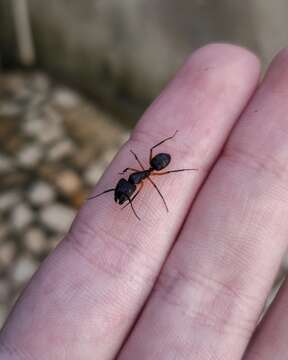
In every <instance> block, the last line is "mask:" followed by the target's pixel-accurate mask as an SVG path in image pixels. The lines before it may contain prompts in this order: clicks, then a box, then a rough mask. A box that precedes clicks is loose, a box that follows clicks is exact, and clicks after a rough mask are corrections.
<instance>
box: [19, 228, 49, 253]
mask: <svg viewBox="0 0 288 360" xmlns="http://www.w3.org/2000/svg"><path fill="white" fill-rule="evenodd" d="M24 245H25V247H26V248H27V250H28V251H31V252H32V253H34V254H41V253H43V252H44V251H45V250H46V248H47V240H46V237H45V235H44V232H43V231H42V230H41V229H40V228H37V227H33V228H31V229H29V230H28V231H27V232H26V233H25V235H24Z"/></svg>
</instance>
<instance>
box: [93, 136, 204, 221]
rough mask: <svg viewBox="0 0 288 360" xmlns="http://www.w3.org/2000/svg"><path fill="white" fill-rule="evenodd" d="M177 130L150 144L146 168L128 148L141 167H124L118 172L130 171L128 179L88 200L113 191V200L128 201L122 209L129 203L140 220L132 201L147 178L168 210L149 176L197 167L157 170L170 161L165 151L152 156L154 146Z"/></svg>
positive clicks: (163, 167)
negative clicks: (147, 166)
mask: <svg viewBox="0 0 288 360" xmlns="http://www.w3.org/2000/svg"><path fill="white" fill-rule="evenodd" d="M177 132H178V130H176V131H175V133H174V134H173V135H172V136H169V137H167V138H165V139H163V140H161V141H160V142H159V143H157V144H156V145H154V146H152V148H151V149H150V156H149V163H150V167H149V168H148V169H145V168H144V166H143V165H142V163H141V161H140V160H139V158H138V156H137V155H136V154H135V153H134V152H133V151H132V150H130V152H131V154H132V155H133V156H134V157H135V159H136V161H137V162H138V164H139V166H140V167H141V170H138V169H133V168H129V167H128V168H126V169H124V170H123V171H122V172H121V173H120V174H122V175H123V174H125V173H126V172H127V171H132V174H130V176H129V178H128V180H126V179H124V178H122V179H120V180H119V181H118V183H117V185H116V187H115V188H112V189H108V190H105V191H103V192H102V193H100V194H97V195H94V196H91V197H90V198H88V200H91V199H95V198H96V197H98V196H100V195H103V194H106V193H108V192H112V191H114V200H115V202H116V203H118V204H119V205H123V204H124V203H125V202H126V201H128V203H127V204H126V205H125V206H124V207H123V208H122V209H124V208H125V207H126V206H127V205H129V204H130V206H131V208H132V210H133V212H134V214H135V216H136V218H137V219H138V220H140V217H139V216H138V215H137V213H136V211H135V209H134V206H133V204H132V202H133V201H134V200H135V198H136V196H137V195H138V194H139V192H140V191H141V190H142V188H143V184H144V180H145V179H148V181H150V183H151V184H152V185H153V186H154V188H155V189H156V191H157V192H158V194H159V195H160V197H161V199H162V201H163V203H164V206H165V208H166V210H167V212H168V211H169V210H168V206H167V204H166V201H165V199H164V197H163V195H162V194H161V192H160V190H159V188H158V186H157V185H156V184H155V183H154V181H153V180H152V179H151V176H162V175H167V174H171V173H176V172H181V171H195V170H198V169H177V170H169V171H164V172H158V171H161V170H163V169H165V168H166V167H167V166H168V165H169V163H170V161H171V155H170V154H167V153H159V154H157V155H155V156H153V150H154V149H155V148H156V147H158V146H159V145H161V144H163V143H164V142H166V141H168V140H171V139H173V138H174V136H175V135H176V134H177ZM137 185H139V188H138V190H137ZM136 190H137V191H136ZM135 191H136V193H135ZM133 194H134V195H133ZM132 195H133V196H132Z"/></svg>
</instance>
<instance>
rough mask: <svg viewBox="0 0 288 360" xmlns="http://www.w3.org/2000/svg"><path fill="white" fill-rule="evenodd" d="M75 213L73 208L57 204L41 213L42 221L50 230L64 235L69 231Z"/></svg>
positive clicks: (49, 206)
mask: <svg viewBox="0 0 288 360" xmlns="http://www.w3.org/2000/svg"><path fill="white" fill-rule="evenodd" d="M75 213H76V211H75V210H74V209H73V208H70V207H68V206H65V205H62V204H59V203H55V204H51V205H47V206H46V207H45V208H43V209H42V210H41V211H40V219H41V221H42V223H43V224H44V225H46V226H47V227H48V228H49V229H51V230H54V231H57V232H61V233H64V232H66V231H68V229H69V226H70V225H71V223H72V220H73V219H74V216H75Z"/></svg>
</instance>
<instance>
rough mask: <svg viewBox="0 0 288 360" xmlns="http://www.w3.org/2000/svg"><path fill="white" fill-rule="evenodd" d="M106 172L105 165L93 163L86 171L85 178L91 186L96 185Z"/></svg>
mask: <svg viewBox="0 0 288 360" xmlns="http://www.w3.org/2000/svg"><path fill="white" fill-rule="evenodd" d="M103 172H104V167H103V166H101V165H100V164H93V165H90V166H89V167H88V169H87V170H86V171H85V173H84V180H85V181H86V183H87V184H88V185H90V186H94V185H95V184H97V182H98V181H99V179H100V177H101V176H102V174H103Z"/></svg>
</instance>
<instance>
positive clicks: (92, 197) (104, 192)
mask: <svg viewBox="0 0 288 360" xmlns="http://www.w3.org/2000/svg"><path fill="white" fill-rule="evenodd" d="M110 191H115V189H108V190H105V191H103V192H102V193H100V194H97V195H94V196H91V197H89V198H88V199H87V200H91V199H95V198H96V197H98V196H100V195H103V194H106V193H108V192H110Z"/></svg>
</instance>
